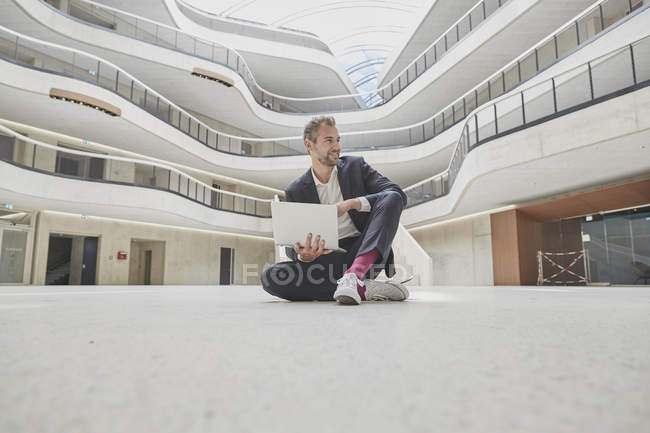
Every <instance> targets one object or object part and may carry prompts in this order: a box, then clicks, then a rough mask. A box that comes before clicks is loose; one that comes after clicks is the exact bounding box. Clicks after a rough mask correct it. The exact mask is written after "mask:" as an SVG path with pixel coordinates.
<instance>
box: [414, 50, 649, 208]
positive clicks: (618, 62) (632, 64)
mask: <svg viewBox="0 0 650 433" xmlns="http://www.w3.org/2000/svg"><path fill="white" fill-rule="evenodd" d="M648 85H650V37H645V38H643V39H640V40H638V41H637V42H634V43H633V44H630V45H628V46H625V47H622V48H619V49H617V50H615V51H612V52H610V53H608V54H605V55H603V56H601V57H598V58H596V59H594V60H591V61H589V62H587V63H585V64H583V65H580V66H577V67H575V68H572V69H570V70H568V71H566V72H564V73H562V74H560V75H557V76H555V77H553V78H551V79H549V80H545V81H542V82H540V83H538V84H536V85H534V86H531V87H529V88H527V89H524V90H522V91H520V92H517V93H514V94H509V95H504V96H502V97H499V98H497V99H496V100H495V101H494V102H493V103H491V104H488V105H486V106H482V107H480V108H478V109H476V110H473V112H472V113H470V115H469V116H468V117H467V118H466V120H465V122H464V125H463V128H462V133H461V135H460V138H459V139H458V141H457V143H456V146H455V148H454V151H453V155H452V158H451V161H450V162H449V166H448V167H447V169H446V170H444V171H443V172H442V173H439V174H436V175H434V176H432V177H430V178H428V179H425V180H423V181H421V182H418V183H416V184H414V185H411V186H409V187H408V188H405V189H404V192H405V193H406V195H407V197H408V203H407V207H412V206H416V205H418V204H421V203H424V202H428V201H431V200H435V199H436V198H439V197H442V196H444V195H447V194H449V192H450V191H451V188H452V186H453V184H454V182H455V180H456V178H457V176H458V173H459V171H460V169H461V167H462V164H463V161H464V160H465V158H466V156H467V155H468V154H469V153H470V152H471V151H472V150H474V149H475V148H476V147H478V146H480V145H482V144H484V143H486V142H488V141H490V140H493V139H495V138H499V137H502V136H504V135H507V134H511V133H513V132H516V131H519V130H522V129H524V128H528V127H531V126H535V125H538V124H540V123H543V122H546V121H549V120H552V119H554V118H557V117H559V116H562V115H565V114H568V113H571V112H574V111H577V110H580V109H582V108H585V107H588V106H591V105H593V104H596V103H599V102H602V101H605V100H607V99H610V98H613V97H616V96H619V95H622V94H625V93H627V92H630V91H634V90H636V89H639V88H642V87H646V86H648Z"/></svg>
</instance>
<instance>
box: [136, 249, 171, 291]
mask: <svg viewBox="0 0 650 433" xmlns="http://www.w3.org/2000/svg"><path fill="white" fill-rule="evenodd" d="M130 255H131V257H130V258H129V285H140V286H141V285H146V286H148V285H152V284H153V285H161V284H164V274H165V242H164V241H155V240H148V239H131V251H130Z"/></svg>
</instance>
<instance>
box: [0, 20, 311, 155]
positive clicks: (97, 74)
mask: <svg viewBox="0 0 650 433" xmlns="http://www.w3.org/2000/svg"><path fill="white" fill-rule="evenodd" d="M0 32H5V33H8V34H10V35H12V36H14V37H15V42H14V43H15V44H16V47H15V49H14V56H15V57H18V56H19V55H20V54H21V51H20V50H19V48H20V47H19V45H18V42H19V41H20V40H25V41H28V42H31V43H33V44H36V45H41V46H45V47H49V48H54V49H55V50H61V51H66V52H69V53H73V54H74V56H73V59H74V60H73V61H74V62H78V61H80V60H83V59H91V60H92V61H93V64H92V66H97V69H95V70H94V71H92V72H91V71H88V73H87V74H86V75H88V76H92V77H94V79H93V80H85V81H89V82H91V83H92V84H97V85H100V86H101V87H104V88H107V89H108V90H111V91H113V92H115V93H118V94H119V95H120V96H124V95H122V94H121V93H120V90H121V89H120V88H119V86H120V84H121V83H120V80H122V81H124V78H123V77H126V79H127V80H126V81H127V82H128V81H129V80H130V83H129V85H127V86H126V87H128V88H129V92H130V94H131V98H130V100H131V102H135V101H134V100H133V98H134V97H135V96H138V95H137V91H139V89H135V88H134V86H135V85H136V84H137V85H138V86H140V87H141V88H142V89H143V90H144V92H145V102H144V106H145V107H146V106H147V102H146V97H147V95H149V96H151V95H153V96H151V97H152V98H153V97H155V98H156V105H157V106H159V105H160V101H162V102H163V103H164V104H166V105H167V106H168V107H169V108H170V109H173V110H175V111H176V112H177V113H178V115H179V116H185V118H186V119H187V120H189V125H190V126H189V128H190V129H191V123H192V122H193V123H194V124H196V125H200V127H199V129H198V130H199V132H200V130H201V127H202V128H203V130H204V131H208V132H212V133H213V134H215V135H216V136H217V139H218V137H223V138H227V139H231V140H237V141H239V142H240V143H249V142H252V143H270V144H278V143H279V144H282V143H281V142H283V141H284V142H289V141H293V140H298V139H299V140H300V143H302V137H296V136H293V137H277V138H255V137H242V136H237V135H233V134H227V133H225V132H221V131H217V130H215V129H213V128H211V127H209V126H207V125H206V124H205V123H204V122H202V121H200V120H199V119H197V118H196V117H194V116H193V115H191V114H190V113H188V112H187V111H185V110H184V109H183V108H181V107H180V106H178V105H176V104H174V103H173V102H171V101H170V100H168V99H167V98H165V97H164V96H162V95H161V94H160V93H158V92H156V91H155V90H153V89H152V88H150V87H149V86H147V85H145V84H144V83H143V82H141V81H140V80H138V79H137V78H135V77H134V76H133V75H131V74H130V73H128V72H127V71H125V70H124V69H122V68H120V67H119V66H117V65H115V64H113V63H111V62H109V61H107V60H104V59H102V58H100V57H98V56H95V55H94V54H90V53H87V52H84V51H81V50H78V49H76V48H71V47H66V46H63V45H58V44H54V43H52V42H47V41H42V40H39V39H36V38H33V37H31V36H27V35H24V34H22V33H18V32H16V31H14V30H11V29H8V28H6V27H4V26H2V25H0ZM30 48H31V47H30ZM0 57H2V53H1V52H0ZM5 58H6V57H5ZM9 60H13V61H15V62H18V63H22V62H20V60H19V59H18V58H13V59H9ZM67 64H68V65H72V66H75V67H80V65H78V64H76V63H69V62H67ZM102 65H103V66H104V68H102ZM28 66H30V67H33V66H32V65H28ZM84 66H91V64H90V63H87V64H86V65H84ZM107 67H109V68H112V69H113V70H115V72H116V74H115V79H112V78H113V77H112V76H111V77H106V76H105V75H104V76H103V77H102V74H106V68H107ZM37 69H45V70H50V71H53V72H57V71H54V70H52V69H46V68H45V67H39V68H37ZM102 78H108V79H111V82H110V84H111V85H110V86H105V85H103V82H102V80H101V79H102ZM116 89H117V90H116ZM136 104H137V103H136ZM137 105H140V104H137ZM147 111H150V110H148V109H147ZM153 114H154V115H156V114H155V113H153ZM158 114H160V113H158ZM174 116H176V114H174ZM157 117H159V118H160V116H157ZM168 117H171V116H168ZM161 120H164V119H162V118H161ZM167 123H171V122H167ZM179 124H180V123H179ZM174 126H175V125H174ZM184 132H186V131H184ZM190 135H191V134H190ZM192 136H193V135H192ZM194 138H197V139H199V141H201V142H202V143H203V144H206V143H205V142H204V141H203V140H201V139H200V137H194ZM231 144H232V143H231ZM216 150H219V151H222V152H223V150H221V149H216ZM226 153H235V154H238V153H237V152H226ZM290 154H298V153H297V152H294V153H290Z"/></svg>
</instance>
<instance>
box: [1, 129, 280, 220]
mask: <svg viewBox="0 0 650 433" xmlns="http://www.w3.org/2000/svg"><path fill="white" fill-rule="evenodd" d="M0 136H4V137H9V138H13V140H0V150H2V152H0V160H2V161H5V162H8V163H10V164H13V165H15V166H18V167H21V168H26V169H29V170H34V171H38V172H40V173H46V174H49V175H57V176H63V177H69V178H73V179H79V180H85V181H93V182H103V183H113V184H118V185H132V186H139V187H146V188H152V189H157V190H161V191H166V192H170V193H173V194H177V195H180V196H182V197H183V198H185V199H187V200H191V201H193V202H195V203H198V204H201V205H203V206H206V207H210V208H213V209H218V210H222V211H228V212H234V213H238V214H244V215H252V216H256V217H262V218H270V217H271V200H264V199H258V198H254V197H249V196H246V195H242V194H237V193H234V192H230V191H224V190H221V189H217V188H214V187H212V186H210V185H207V184H205V183H203V182H201V181H200V180H198V179H195V178H193V177H192V176H189V175H187V174H185V173H183V172H182V171H179V170H177V169H175V168H173V167H169V166H167V165H164V164H159V163H154V162H149V161H145V160H137V159H131V158H123V157H118V156H110V155H105V154H99V153H91V152H85V151H81V150H75V149H71V148H67V147H62V146H55V145H52V144H47V143H43V142H41V141H37V140H33V139H31V138H29V137H26V136H24V135H22V134H19V133H17V132H15V131H13V130H12V129H10V128H7V127H6V126H3V125H0ZM9 155H11V156H9Z"/></svg>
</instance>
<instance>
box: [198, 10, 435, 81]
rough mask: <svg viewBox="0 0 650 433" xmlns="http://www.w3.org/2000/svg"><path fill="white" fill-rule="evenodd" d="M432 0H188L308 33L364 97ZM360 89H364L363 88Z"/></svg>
mask: <svg viewBox="0 0 650 433" xmlns="http://www.w3.org/2000/svg"><path fill="white" fill-rule="evenodd" d="M432 1H433V0H398V1H385V0H351V1H345V2H343V1H340V0H334V1H328V2H323V1H318V0H302V1H300V2H297V1H295V0H274V1H272V2H270V1H262V0H223V1H219V2H214V1H210V0H187V3H189V4H191V5H193V6H195V7H197V8H199V9H202V10H204V11H206V12H210V13H213V14H217V15H219V16H222V17H225V18H228V17H232V18H239V19H246V20H251V21H256V22H259V23H263V24H266V25H268V26H270V27H288V28H292V29H296V30H302V31H307V32H310V33H313V34H315V35H317V36H318V37H319V38H320V39H321V40H323V41H324V42H326V43H327V44H328V45H329V47H330V49H331V50H332V52H333V53H334V55H335V56H336V58H337V59H338V61H339V63H340V64H341V66H342V68H343V69H344V70H346V71H348V75H349V76H350V79H351V80H352V82H353V83H355V84H356V85H357V88H358V89H359V90H360V91H366V90H374V89H375V88H376V87H377V79H376V78H374V79H373V78H372V77H376V76H377V75H378V73H379V72H380V71H381V69H382V66H383V64H384V62H385V60H386V57H387V56H388V55H389V54H390V53H391V52H392V51H394V50H399V49H401V48H402V47H401V46H400V42H401V41H402V40H403V37H402V35H404V34H408V33H410V32H411V29H412V28H413V27H415V26H417V25H418V24H419V22H420V21H421V20H422V17H423V16H424V15H425V14H426V13H427V11H428V10H429V8H430V6H431V3H432ZM359 83H362V84H359Z"/></svg>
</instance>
